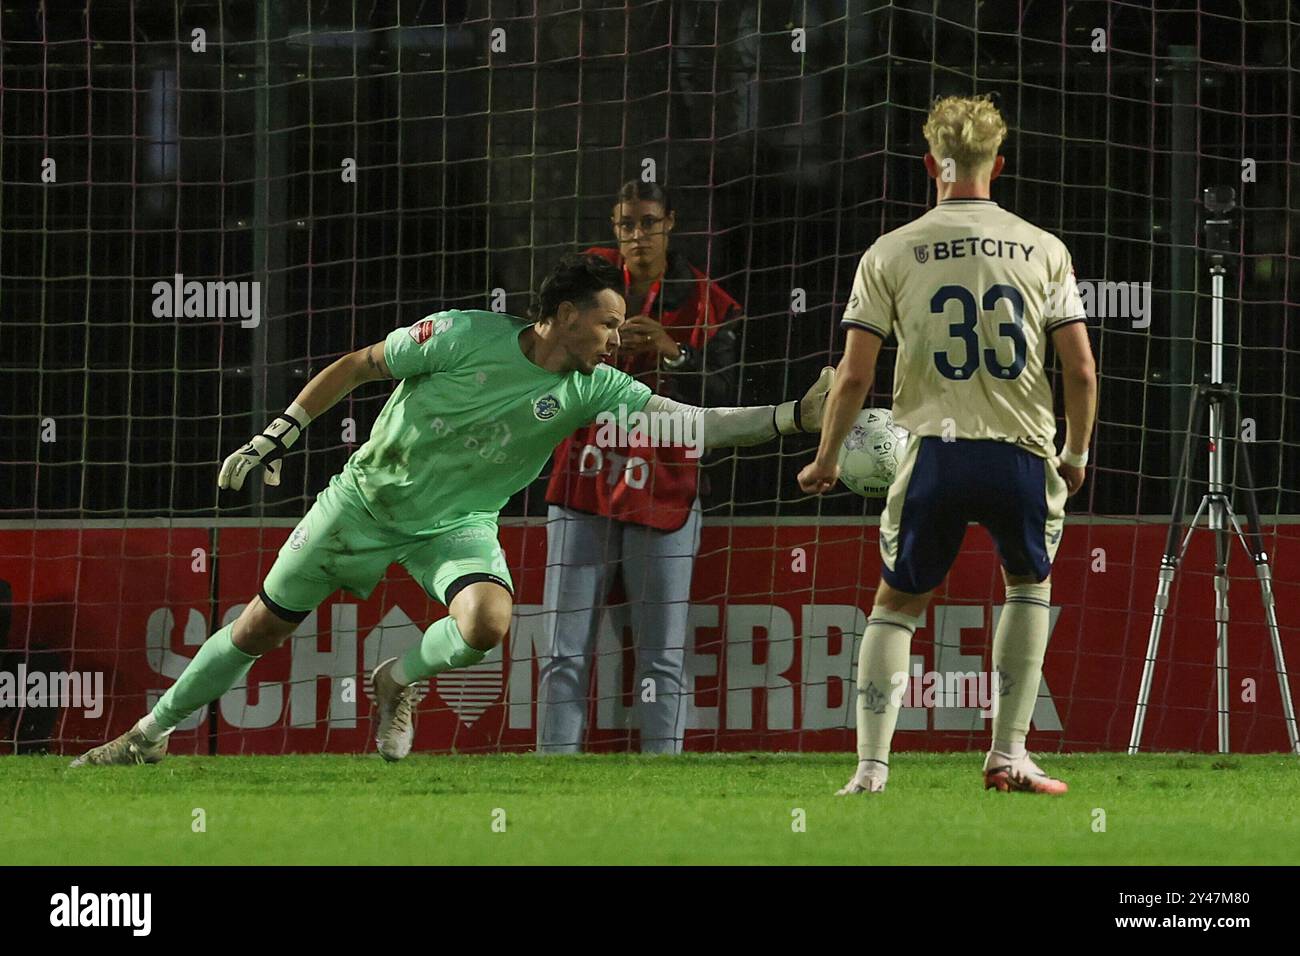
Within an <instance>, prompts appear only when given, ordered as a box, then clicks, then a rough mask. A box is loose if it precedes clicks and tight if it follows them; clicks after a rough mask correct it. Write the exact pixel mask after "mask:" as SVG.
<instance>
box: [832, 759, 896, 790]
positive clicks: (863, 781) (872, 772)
mask: <svg viewBox="0 0 1300 956" xmlns="http://www.w3.org/2000/svg"><path fill="white" fill-rule="evenodd" d="M888 780H889V764H887V763H881V762H880V761H879V760H859V761H858V770H857V772H856V773H855V774H854V775H853V779H852V780H850V781H849V782H848V783H846V784H845V785H844V786H843V787H841V788H840V789H839V790H837V791H835V796H837V797H847V796H850V795H852V794H855V793H884V792H885V783H886V781H888Z"/></svg>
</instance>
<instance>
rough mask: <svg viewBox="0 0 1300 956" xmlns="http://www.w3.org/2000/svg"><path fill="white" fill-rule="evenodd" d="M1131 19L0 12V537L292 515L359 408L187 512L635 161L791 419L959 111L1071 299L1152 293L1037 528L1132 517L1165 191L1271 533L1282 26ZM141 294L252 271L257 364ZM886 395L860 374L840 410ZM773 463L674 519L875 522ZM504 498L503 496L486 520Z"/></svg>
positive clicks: (1182, 408) (896, 7)
mask: <svg viewBox="0 0 1300 956" xmlns="http://www.w3.org/2000/svg"><path fill="white" fill-rule="evenodd" d="M1157 6H1158V7H1159V12H1152V10H1151V9H1149V8H1147V7H1146V5H1143V4H1131V3H1105V2H1061V0H1056V2H1050V3H1046V2H1033V0H1022V2H1018V3H1017V2H1005V3H1002V2H999V3H974V2H969V0H960V2H959V0H937V2H936V0H910V2H902V3H884V2H878V0H868V2H863V0H854V2H850V3H847V4H846V3H829V2H825V3H823V2H815V0H808V2H803V0H801V2H784V3H777V2H770V0H764V2H761V3H741V2H736V3H729V2H722V3H717V2H687V0H680V2H650V3H635V4H630V5H628V6H627V7H625V6H624V4H623V3H621V2H614V0H599V2H594V0H585V2H579V0H570V2H567V3H565V2H557V0H538V2H531V0H530V2H527V3H525V2H514V3H500V2H492V3H489V2H485V0H461V2H413V0H401V2H393V3H378V2H376V3H371V4H366V3H357V4H355V5H353V4H350V3H341V2H323V0H317V2H302V0H298V2H285V3H281V4H274V5H269V6H264V5H262V4H258V3H252V2H233V3H226V4H217V3H212V2H180V3H176V4H174V5H173V4H171V3H159V4H143V3H142V4H135V5H131V4H127V3H112V2H96V3H94V4H93V5H91V6H90V7H89V12H87V11H86V9H85V8H84V5H83V4H79V3H65V4H59V3H46V4H44V5H43V6H40V5H38V4H36V3H35V2H17V3H11V2H6V4H5V5H4V6H3V8H0V42H2V46H3V54H2V55H3V91H2V94H0V134H2V139H0V180H2V181H3V182H2V186H0V230H2V231H0V310H2V313H0V369H2V370H3V374H2V375H0V518H10V519H14V518H35V517H40V518H46V517H48V518H56V517H65V518H67V517H72V518H76V517H91V518H102V517H127V516H129V517H146V516H156V515H170V516H177V517H186V516H209V515H215V514H221V515H228V516H235V515H254V514H265V515H280V516H296V515H299V514H301V513H302V511H303V510H304V508H305V505H306V502H307V501H309V500H310V498H311V497H312V495H314V493H315V491H316V490H318V489H319V488H320V487H322V486H323V484H324V483H325V481H326V480H327V479H328V477H329V475H330V474H332V473H333V472H335V471H337V470H338V469H339V468H340V467H341V466H342V464H343V462H344V460H345V459H346V457H347V455H348V454H350V452H351V448H349V447H348V446H346V445H344V444H343V442H342V441H341V438H340V431H341V424H340V423H341V420H342V418H343V417H344V416H347V415H350V416H353V417H354V418H355V419H356V420H357V423H358V436H359V438H360V439H361V440H364V437H365V435H366V434H367V431H368V428H369V425H370V422H371V421H372V420H373V418H374V416H375V414H376V413H377V412H378V410H379V408H380V407H381V405H382V403H383V401H384V400H385V398H386V396H387V393H388V391H387V389H386V388H385V387H384V386H382V385H379V384H373V385H369V386H365V387H363V388H362V389H359V390H358V392H357V393H355V394H354V395H353V396H352V397H351V398H350V399H347V400H345V401H344V402H342V403H340V405H339V406H338V407H337V408H336V409H335V410H334V411H332V412H330V413H328V414H327V415H325V416H322V418H321V419H320V420H319V421H317V422H316V423H315V424H314V425H313V426H312V428H311V429H309V430H308V432H307V436H306V438H305V439H304V441H303V442H301V443H300V445H299V446H296V447H295V450H294V453H293V455H292V456H291V458H290V461H289V463H288V465H287V467H286V469H285V482H284V484H283V485H282V486H281V487H280V488H278V489H266V490H265V492H264V495H265V499H264V500H262V499H261V495H262V494H263V492H262V490H261V485H260V483H257V485H256V489H257V490H256V491H255V492H254V493H252V494H250V493H249V489H248V487H247V486H246V488H245V490H244V492H243V493H240V494H232V493H223V494H222V495H221V496H220V497H218V494H217V491H216V484H215V479H216V474H217V469H218V466H219V463H220V461H221V460H222V459H223V458H224V457H225V456H226V455H227V454H229V453H230V452H231V451H233V450H234V449H235V448H236V447H237V446H238V445H240V444H242V443H243V442H244V441H246V440H247V438H248V437H249V436H250V435H251V434H253V433H254V432H255V431H257V430H260V428H261V427H262V425H263V424H264V421H263V420H262V417H263V412H262V411H256V412H255V409H257V408H258V403H259V402H260V403H261V404H262V405H264V406H265V408H266V409H269V410H270V411H271V412H274V411H277V410H279V409H281V408H283V407H284V406H285V405H287V404H288V403H289V401H290V400H292V398H293V395H294V394H295V393H296V391H297V389H298V387H300V386H301V384H302V383H303V382H304V381H305V380H306V376H308V375H310V374H313V373H315V372H317V371H319V370H320V369H322V368H324V367H325V366H326V365H327V364H328V363H329V362H331V361H332V360H333V359H334V358H336V357H338V356H339V355H340V354H342V353H343V352H345V351H348V350H350V349H353V348H355V347H359V346H362V345H365V344H368V343H371V342H374V341H378V340H380V339H381V338H382V337H383V336H384V335H385V334H386V333H387V332H388V331H389V330H391V329H392V328H394V327H395V326H397V325H404V324H409V323H411V322H413V321H415V320H416V319H418V318H420V317H421V316H423V315H424V314H426V313H428V312H430V311H434V310H436V309H440V308H449V307H475V308H486V307H488V304H489V294H490V292H491V290H492V289H495V288H501V289H504V290H505V291H506V293H507V305H508V309H509V311H511V312H513V313H515V314H520V313H522V312H523V311H524V309H525V308H526V307H527V305H528V304H529V292H530V290H531V289H533V288H534V287H535V282H536V280H537V277H538V276H539V275H540V274H541V273H542V272H544V271H545V269H546V268H547V267H548V266H549V264H550V263H551V262H552V261H553V260H554V259H555V258H556V257H557V256H558V255H559V254H561V253H562V252H564V251H566V250H569V249H572V248H574V247H581V246H585V245H588V244H592V243H603V244H608V243H610V241H611V237H610V236H609V227H608V214H609V207H610V197H611V196H612V194H613V193H614V191H615V190H616V189H617V187H618V186H619V184H620V183H621V182H623V181H624V180H626V179H629V178H632V177H634V176H636V175H638V174H639V173H640V171H641V168H642V166H641V164H642V160H643V159H645V158H651V159H653V160H654V161H655V162H656V164H657V168H658V179H659V181H660V182H661V183H663V184H665V185H666V186H667V187H668V188H669V189H670V190H671V191H672V193H673V195H674V197H675V202H676V205H677V206H678V209H679V212H678V229H677V231H676V232H675V233H674V240H673V241H674V245H675V248H680V249H683V250H685V251H686V252H687V254H688V256H689V257H690V258H691V260H692V261H693V262H695V263H696V264H697V265H698V266H699V267H700V268H703V269H705V270H706V271H707V272H708V273H709V274H710V275H711V276H712V277H713V278H714V279H716V280H717V281H718V282H720V283H721V284H722V285H723V287H724V288H726V289H727V290H728V291H729V292H731V293H732V295H734V296H735V297H736V298H737V299H739V300H740V301H741V303H742V304H743V305H744V306H745V309H746V312H747V314H748V316H749V318H748V321H747V323H746V326H745V331H744V348H743V362H744V367H743V376H742V377H743V396H742V397H743V400H744V401H745V402H746V403H758V402H762V403H768V402H775V401H779V400H782V399H784V398H787V397H794V396H796V395H797V394H799V393H801V392H802V390H803V389H804V387H805V386H806V384H807V383H808V382H810V381H811V380H812V378H813V376H814V375H815V372H816V369H817V368H819V367H820V366H821V365H822V364H825V363H826V362H833V361H835V360H837V359H838V356H839V353H840V351H841V349H842V347H843V333H842V332H840V331H839V329H838V319H839V315H840V312H841V310H842V308H843V304H844V301H845V300H846V298H847V296H848V291H849V287H850V284H851V280H852V274H853V269H854V267H855V265H856V263H857V260H858V258H859V257H860V255H861V253H862V251H863V250H864V249H865V248H866V247H867V246H868V245H869V244H870V243H871V242H872V241H873V240H874V239H875V238H876V237H877V236H878V235H879V234H880V233H882V232H883V231H886V230H888V229H891V228H894V227H896V226H898V225H901V224H902V223H904V222H907V221H908V220H910V219H912V218H914V217H915V216H917V215H918V214H920V213H921V212H922V211H924V209H925V208H926V207H927V203H928V201H929V194H928V192H927V185H928V184H927V180H926V179H925V176H924V170H923V167H922V165H921V163H920V156H921V154H922V153H923V152H924V149H925V146H924V141H923V140H922V138H921V133H920V129H921V123H922V121H923V119H924V116H925V113H926V110H927V108H928V104H929V103H930V101H931V100H932V98H933V97H934V96H936V95H938V94H944V93H972V92H986V91H996V92H997V94H998V95H999V104H1000V106H1001V108H1002V110H1003V112H1004V115H1005V116H1006V117H1007V120H1008V123H1009V125H1010V127H1011V133H1010V135H1009V137H1008V140H1007V142H1006V144H1005V145H1004V152H1005V153H1006V155H1007V172H1006V173H1005V174H1004V175H1003V176H1002V177H1001V178H1000V179H999V180H998V181H997V182H996V183H995V184H994V187H993V195H994V198H995V199H996V200H998V201H999V202H1000V203H1002V204H1003V205H1004V206H1006V207H1008V208H1010V209H1012V210H1014V211H1016V212H1017V213H1019V214H1020V215H1022V216H1024V217H1025V218H1027V219H1029V220H1031V221H1033V222H1035V223H1037V224H1039V225H1041V226H1043V227H1045V228H1047V229H1050V230H1052V231H1054V232H1056V233H1058V234H1059V235H1060V236H1061V237H1062V238H1063V239H1064V240H1065V242H1066V243H1067V244H1068V245H1069V247H1070V249H1071V251H1072V253H1073V256H1074V261H1075V265H1076V271H1077V274H1078V277H1079V278H1080V279H1110V280H1113V281H1123V282H1130V281H1137V282H1141V281H1150V282H1151V283H1152V285H1153V288H1154V290H1155V295H1154V301H1153V303H1152V306H1153V308H1152V316H1151V318H1152V322H1151V325H1150V327H1149V328H1147V329H1145V330H1136V329H1133V328H1132V327H1131V324H1130V322H1129V321H1128V320H1121V319H1111V318H1107V319H1100V320H1095V321H1094V322H1093V323H1091V328H1092V337H1093V344H1094V349H1095V350H1096V353H1097V356H1098V361H1099V370H1100V373H1101V402H1100V419H1101V425H1100V428H1099V431H1098V433H1097V438H1096V441H1095V442H1094V445H1093V459H1094V461H1095V462H1097V465H1098V467H1097V469H1096V471H1095V472H1093V473H1092V474H1091V480H1090V481H1089V483H1088V485H1086V486H1085V490H1084V492H1083V493H1081V494H1080V495H1078V496H1076V497H1075V498H1074V499H1072V501H1071V505H1070V507H1071V510H1073V511H1075V512H1089V513H1094V514H1103V515H1121V516H1122V515H1132V514H1135V513H1152V512H1161V511H1165V510H1167V508H1168V507H1169V502H1168V484H1169V481H1168V475H1169V472H1170V464H1169V463H1170V460H1171V453H1173V452H1176V451H1177V449H1178V448H1179V444H1178V440H1177V434H1178V433H1181V431H1182V426H1183V422H1184V421H1185V418H1186V407H1187V406H1186V398H1187V394H1188V391H1189V388H1188V385H1187V383H1188V382H1190V381H1195V380H1198V379H1199V378H1200V376H1201V375H1203V374H1204V373H1205V372H1206V371H1208V368H1209V349H1208V346H1207V345H1206V341H1207V338H1208V335H1209V308H1208V297H1207V295H1206V292H1207V288H1208V279H1207V274H1206V271H1205V268H1204V265H1203V261H1202V259H1201V258H1200V256H1199V255H1198V254H1197V250H1196V246H1197V244H1198V243H1199V242H1200V238H1199V232H1198V230H1197V228H1196V224H1197V221H1198V219H1199V218H1200V216H1201V211H1200V209H1199V207H1198V197H1199V196H1200V194H1201V190H1202V189H1203V188H1204V187H1206V186H1215V185H1232V186H1235V187H1236V188H1237V191H1238V196H1239V198H1240V200H1241V201H1242V204H1243V208H1244V228H1243V229H1241V230H1239V231H1238V233H1237V234H1236V237H1235V239H1234V242H1236V243H1238V251H1239V252H1240V253H1241V255H1240V257H1239V258H1235V259H1234V261H1233V263H1232V266H1231V269H1230V271H1229V277H1228V282H1227V288H1228V295H1229V302H1228V304H1227V309H1226V312H1227V323H1226V332H1227V341H1228V342H1229V343H1230V344H1231V347H1230V348H1229V349H1228V351H1227V355H1226V368H1227V377H1228V379H1229V380H1232V381H1236V382H1239V383H1240V385H1241V388H1242V390H1243V393H1244V394H1243V406H1244V413H1245V414H1246V415H1247V416H1249V417H1251V418H1253V419H1254V421H1255V427H1256V432H1255V442H1254V443H1253V444H1252V445H1251V446H1250V448H1251V455H1252V461H1253V467H1254V469H1255V475H1256V480H1257V484H1258V486H1259V489H1260V506H1261V510H1262V511H1263V512H1264V513H1265V514H1266V515H1272V514H1277V513H1288V514H1291V513H1296V512H1300V478H1297V472H1298V470H1300V469H1298V467H1297V466H1298V465H1300V453H1298V452H1297V448H1300V429H1298V428H1297V425H1296V411H1297V406H1296V396H1297V395H1298V394H1300V369H1297V364H1298V360H1300V355H1298V353H1297V349H1300V331H1297V329H1298V328H1300V263H1298V261H1297V257H1298V255H1300V212H1298V210H1297V207H1298V206H1300V199H1298V198H1297V197H1300V147H1298V146H1297V140H1298V139H1300V137H1298V136H1297V125H1298V124H1297V120H1296V118H1295V113H1296V109H1297V106H1300V20H1298V19H1297V13H1296V11H1295V10H1294V8H1292V7H1291V6H1290V5H1289V4H1288V3H1287V2H1286V0H1252V2H1247V3H1226V2H1225V3H1215V2H1204V0H1201V2H1192V0H1188V2H1170V3H1160V4H1157ZM1198 11H1199V12H1198ZM797 26H803V27H804V28H806V29H807V51H806V53H802V54H800V53H794V52H792V51H791V36H790V30H791V29H792V28H794V27H797ZM196 27H201V28H203V29H204V30H205V31H206V33H207V50H206V52H203V53H196V52H193V51H191V49H190V43H191V31H192V30H193V29H194V28H196ZM496 27H500V28H502V29H504V30H505V38H506V45H507V49H506V50H505V52H497V53H491V52H489V43H490V36H489V31H490V30H492V29H493V28H496ZM1095 28H1102V29H1104V30H1105V31H1106V41H1107V52H1105V53H1096V52H1093V51H1092V50H1091V49H1090V45H1091V44H1092V42H1093V30H1094V29H1095ZM259 37H265V38H267V39H259ZM259 97H260V102H259ZM259 117H263V118H264V121H263V122H259ZM47 156H48V157H53V158H54V159H55V160H56V161H57V164H58V167H57V169H58V179H57V182H56V183H53V184H48V185H46V184H42V183H41V181H40V172H41V161H42V159H44V158H45V157H47ZM344 157H353V158H355V159H356V161H357V165H358V176H357V182H356V183H355V184H351V183H344V182H343V181H342V179H341V176H340V170H341V165H340V164H341V163H342V161H343V159H344ZM1243 157H1250V158H1253V159H1254V160H1255V161H1256V164H1257V165H1256V171H1257V181H1256V182H1254V183H1249V184H1243V183H1242V182H1241V173H1240V169H1241V160H1242V158H1243ZM177 272H180V273H183V274H184V275H185V277H186V279H198V280H201V281H202V280H209V279H252V278H261V279H263V280H264V281H265V284H266V287H267V289H266V292H267V295H268V296H269V297H270V303H271V307H272V314H270V315H269V316H267V317H264V319H263V321H264V322H265V323H267V324H268V328H269V329H270V334H271V335H272V336H273V337H274V338H275V339H278V340H279V341H281V342H282V345H281V346H280V347H279V351H273V352H272V353H271V354H270V358H269V361H267V362H265V363H260V364H259V362H258V361H257V354H256V353H255V351H254V350H255V335H254V334H253V333H252V332H251V331H250V330H246V329H242V328H240V326H239V324H238V321H237V320H232V321H227V322H224V323H223V322H221V321H215V320H207V319H180V320H173V319H159V318H155V317H154V316H153V314H152V300H153V296H152V293H151V286H152V285H153V283H154V282H155V281H157V280H159V279H169V278H170V277H171V276H172V275H173V274H174V273H177ZM795 288H800V289H803V290H805V293H806V300H807V308H806V311H804V312H802V313H797V314H792V312H791V308H790V303H791V290H792V289H795ZM891 368H892V348H891V349H887V350H886V353H885V355H884V357H883V360H882V364H881V372H880V375H879V376H878V381H877V386H876V389H875V392H874V395H873V402H872V403H873V404H886V405H887V404H888V403H889V399H888V396H889V390H890V387H891V384H892V383H891V377H890V370H891ZM259 389H260V390H261V392H260V394H259ZM1058 407H1059V395H1058ZM46 417H49V418H52V419H54V421H55V424H56V428H57V441H56V442H53V443H46V442H42V441H41V431H42V429H41V424H40V423H41V420H42V419H44V418H46ZM1171 422H1172V426H1171ZM811 447H812V442H811V441H810V440H809V439H793V440H788V441H786V442H784V444H782V445H776V444H770V445H766V446H759V447H757V448H753V449H748V450H743V451H742V452H740V453H738V454H735V455H725V456H717V457H715V459H714V462H713V464H712V465H711V466H710V472H711V478H712V488H713V490H712V493H711V495H710V498H709V504H710V505H711V513H714V514H737V515H749V514H752V515H794V514H815V513H822V514H854V513H861V512H862V511H863V510H864V508H865V509H868V510H870V509H876V508H878V507H879V506H878V505H877V504H874V503H866V504H864V502H863V501H862V500H861V499H858V498H856V497H854V496H852V495H850V494H849V493H847V492H840V493H838V494H835V495H832V496H827V497H825V498H822V499H808V498H805V497H804V496H803V495H802V494H801V493H800V492H799V490H798V487H797V485H796V483H795V480H794V476H795V474H796V473H797V470H798V468H799V467H800V466H801V465H802V464H803V463H804V462H805V461H806V460H807V458H808V455H809V451H810V449H811ZM1203 470H1204V468H1203V465H1201V464H1198V465H1197V466H1196V474H1198V475H1199V474H1201V473H1202V472H1203ZM1194 490H1195V491H1199V489H1194ZM542 510H544V504H543V502H542V498H541V494H540V487H539V486H537V485H535V486H534V487H533V488H531V489H529V490H528V491H527V492H526V493H524V494H521V495H519V496H517V497H516V499H515V500H514V501H513V502H512V503H511V506H510V508H509V509H508V513H513V514H522V513H540V512H541V511H542Z"/></svg>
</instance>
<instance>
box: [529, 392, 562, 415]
mask: <svg viewBox="0 0 1300 956" xmlns="http://www.w3.org/2000/svg"><path fill="white" fill-rule="evenodd" d="M559 412H560V400H559V399H558V398H556V397H555V396H554V395H543V396H542V397H541V398H539V399H538V400H537V401H535V402H533V416H534V417H535V418H536V419H537V420H538V421H542V422H549V421H550V420H551V419H552V418H554V417H555V416H556V415H558V414H559Z"/></svg>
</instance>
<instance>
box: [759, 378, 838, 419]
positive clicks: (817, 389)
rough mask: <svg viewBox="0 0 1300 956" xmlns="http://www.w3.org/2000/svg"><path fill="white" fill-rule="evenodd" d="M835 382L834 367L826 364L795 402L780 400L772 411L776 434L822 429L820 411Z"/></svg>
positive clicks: (823, 407) (824, 405)
mask: <svg viewBox="0 0 1300 956" xmlns="http://www.w3.org/2000/svg"><path fill="white" fill-rule="evenodd" d="M834 384H835V369H833V368H831V366H829V365H828V366H826V367H825V368H824V369H822V373H821V375H820V376H818V378H817V381H815V382H813V385H812V388H810V389H808V392H807V394H805V395H804V397H803V398H801V399H800V400H799V401H797V402H782V403H781V404H780V405H778V406H776V408H775V409H774V410H773V412H772V422H773V424H774V425H776V430H777V433H778V434H781V435H794V434H796V433H798V432H819V431H821V430H822V411H823V409H825V408H826V396H827V394H828V393H829V392H830V390H831V386H832V385H834Z"/></svg>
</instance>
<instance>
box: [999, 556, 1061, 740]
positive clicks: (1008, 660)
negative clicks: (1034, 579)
mask: <svg viewBox="0 0 1300 956" xmlns="http://www.w3.org/2000/svg"><path fill="white" fill-rule="evenodd" d="M1051 597H1052V586H1051V584H1050V583H1048V582H1044V583H1042V584H1012V585H1010V586H1008V587H1007V603H1006V604H1005V605H1004V606H1003V608H1002V616H1001V617H1000V618H999V619H998V627H997V630H996V631H994V633H993V672H994V673H995V674H997V675H998V694H999V697H998V700H997V705H996V706H997V709H996V710H995V711H994V713H993V749H994V750H995V751H997V752H998V753H1001V754H1005V755H1006V756H1008V757H1019V756H1021V755H1023V754H1024V752H1025V738H1026V737H1027V736H1028V734H1029V721H1030V718H1032V717H1033V715H1034V704H1035V703H1036V702H1037V700H1038V685H1039V683H1041V681H1042V678H1043V656H1044V655H1045V654H1046V653H1047V632H1048V628H1049V627H1050V623H1051V613H1052V604H1051Z"/></svg>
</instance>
